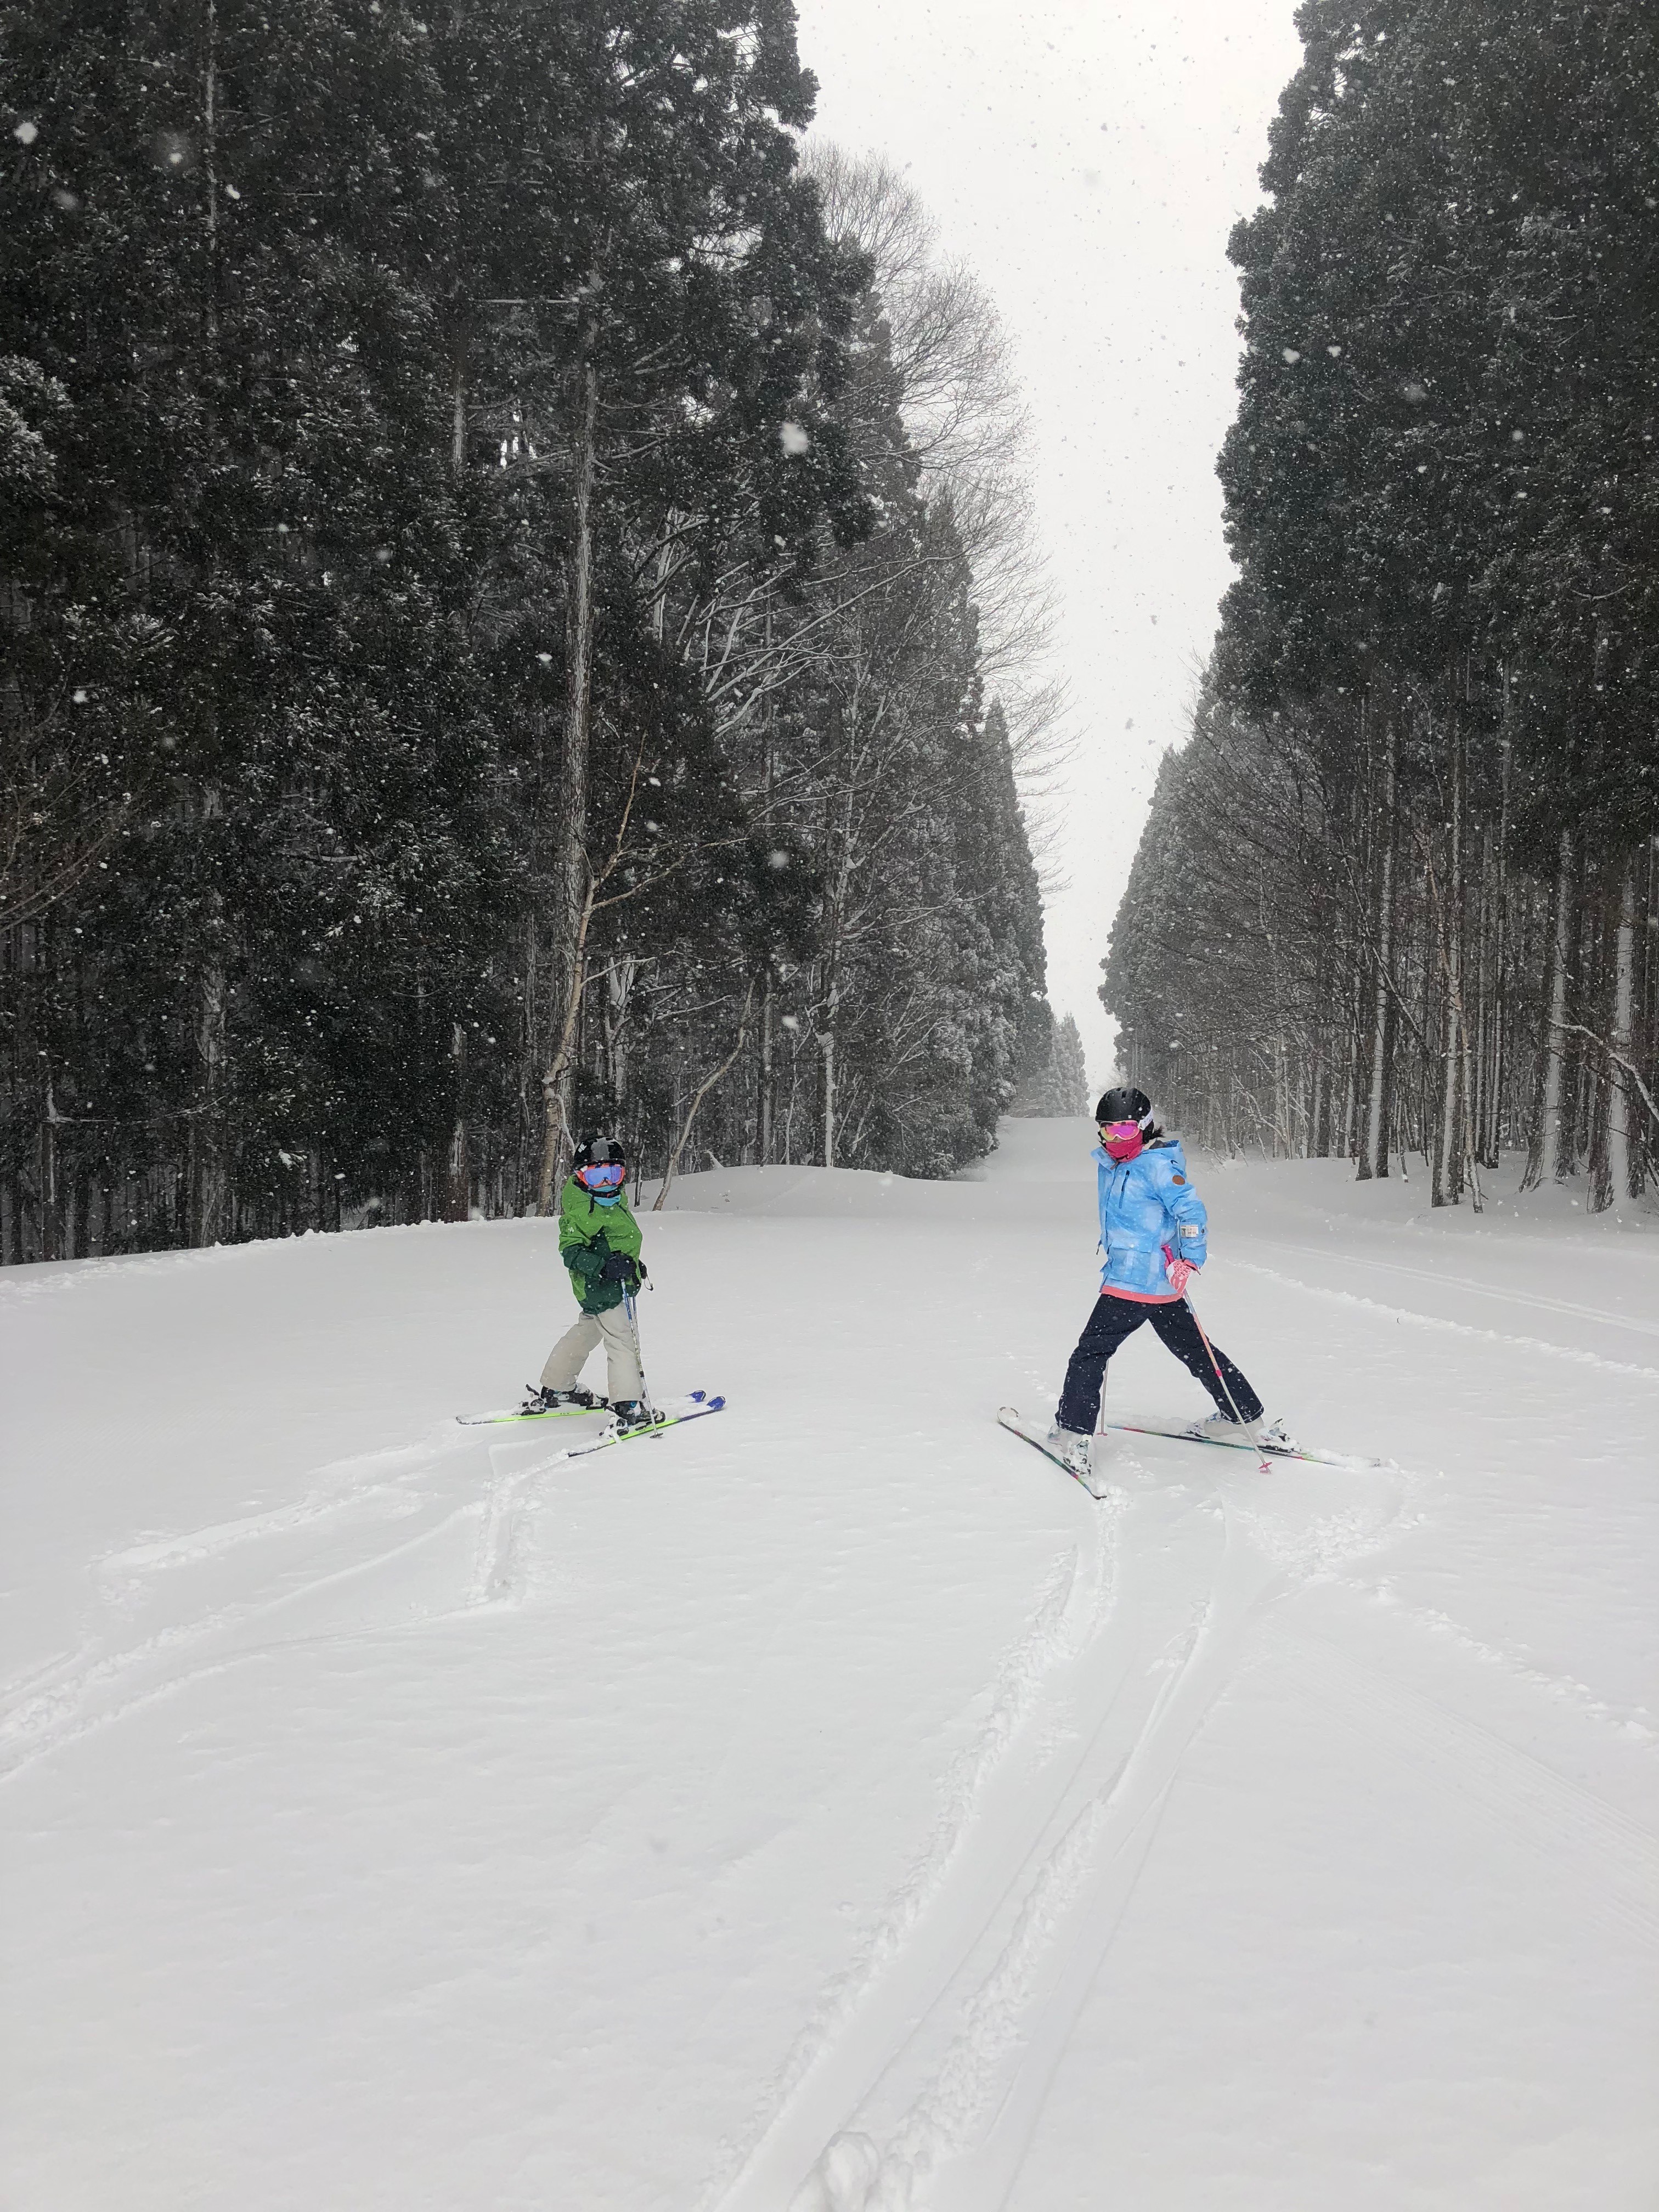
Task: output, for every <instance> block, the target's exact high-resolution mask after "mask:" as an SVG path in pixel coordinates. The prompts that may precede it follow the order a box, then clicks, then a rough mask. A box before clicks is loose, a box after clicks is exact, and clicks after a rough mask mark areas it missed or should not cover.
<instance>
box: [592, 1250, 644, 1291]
mask: <svg viewBox="0 0 1659 2212" xmlns="http://www.w3.org/2000/svg"><path fill="white" fill-rule="evenodd" d="M599 1279H600V1281H601V1282H605V1283H621V1284H623V1285H624V1286H625V1287H626V1288H627V1289H629V1290H630V1291H631V1290H632V1289H633V1288H634V1286H635V1284H636V1283H637V1282H638V1281H639V1279H640V1271H639V1268H638V1267H637V1266H636V1265H635V1262H634V1261H632V1260H630V1259H629V1256H628V1255H627V1253H626V1252H613V1253H611V1255H610V1257H609V1258H608V1259H607V1260H606V1261H605V1265H604V1266H603V1267H601V1268H600V1269H599Z"/></svg>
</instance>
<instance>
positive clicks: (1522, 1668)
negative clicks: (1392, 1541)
mask: <svg viewBox="0 0 1659 2212" xmlns="http://www.w3.org/2000/svg"><path fill="white" fill-rule="evenodd" d="M1330 1579H1331V1581H1332V1583H1333V1584H1334V1586H1335V1587H1336V1588H1338V1589H1347V1590H1352V1592H1354V1594H1355V1595H1357V1596H1359V1597H1363V1598H1368V1599H1369V1600H1370V1601H1371V1603H1372V1604H1374V1605H1379V1606H1385V1607H1389V1610H1390V1611H1391V1612H1392V1613H1395V1615H1396V1616H1397V1617H1398V1618H1399V1619H1401V1620H1407V1621H1409V1622H1410V1623H1411V1624H1412V1626H1413V1627H1416V1628H1420V1629H1422V1630H1424V1631H1425V1632H1426V1633H1427V1634H1429V1635H1431V1636H1436V1637H1441V1638H1445V1639H1447V1640H1448V1641H1449V1642H1451V1643H1453V1644H1456V1645H1457V1647H1458V1649H1459V1650H1462V1651H1466V1652H1468V1654H1469V1656H1471V1657H1472V1658H1474V1659H1477V1660H1479V1662H1480V1664H1481V1665H1482V1666H1484V1667H1491V1668H1495V1669H1497V1670H1498V1672H1499V1673H1501V1674H1507V1675H1509V1676H1510V1679H1511V1680H1514V1681H1516V1682H1523V1683H1525V1684H1526V1685H1527V1686H1528V1688H1529V1689H1534V1690H1541V1691H1543V1692H1544V1693H1545V1694H1546V1696H1547V1697H1551V1698H1556V1699H1561V1700H1562V1701H1563V1702H1564V1703H1566V1704H1569V1705H1575V1706H1576V1707H1577V1709H1578V1711H1580V1712H1582V1713H1583V1714H1584V1715H1585V1716H1586V1717H1587V1718H1589V1719H1590V1720H1593V1721H1595V1722H1596V1723H1598V1725H1600V1726H1601V1727H1604V1728H1608V1729H1612V1730H1613V1732H1614V1734H1615V1735H1619V1736H1620V1737H1622V1738H1623V1739H1624V1741H1626V1742H1627V1743H1636V1744H1641V1745H1644V1746H1647V1747H1652V1746H1654V1745H1659V1728H1656V1727H1655V1726H1654V1723H1653V1717H1652V1715H1651V1713H1650V1711H1649V1710H1648V1708H1647V1707H1646V1706H1645V1705H1632V1706H1627V1707H1623V1708H1621V1707H1619V1706H1616V1705H1609V1704H1608V1703H1607V1700H1606V1699H1603V1698H1598V1697H1597V1696H1596V1694H1595V1691H1594V1690H1592V1689H1591V1688H1590V1687H1589V1684H1588V1683H1586V1682H1580V1681H1577V1680H1574V1678H1573V1677H1572V1676H1571V1675H1570V1674H1546V1673H1545V1672H1544V1670H1543V1669H1542V1668H1541V1667H1534V1665H1533V1664H1532V1663H1531V1662H1530V1661H1529V1660H1527V1659H1523V1658H1522V1657H1521V1656H1519V1655H1518V1654H1517V1653H1516V1652H1513V1651H1504V1650H1500V1649H1499V1648H1498V1646H1497V1645H1496V1644H1487V1643H1485V1642H1483V1641H1482V1639H1481V1638H1480V1637H1478V1636H1476V1635H1475V1634H1474V1632H1472V1631H1471V1630H1469V1629H1468V1628H1466V1627H1465V1626H1463V1624H1462V1621H1459V1620H1453V1619H1452V1617H1451V1615H1450V1614H1449V1613H1440V1612H1437V1611H1436V1610H1435V1608H1434V1607H1431V1606H1424V1605H1411V1604H1408V1603H1407V1601H1405V1600H1404V1599H1402V1598H1401V1596H1400V1595H1399V1594H1398V1592H1397V1591H1396V1590H1395V1589H1394V1587H1393V1584H1392V1582H1391V1580H1390V1579H1389V1577H1386V1576H1384V1577H1380V1578H1379V1579H1377V1580H1376V1581H1374V1582H1364V1581H1362V1580H1361V1579H1360V1578H1359V1577H1357V1576H1346V1575H1333V1576H1332V1577H1330Z"/></svg>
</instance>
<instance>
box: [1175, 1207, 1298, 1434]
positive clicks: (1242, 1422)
mask: <svg viewBox="0 0 1659 2212" xmlns="http://www.w3.org/2000/svg"><path fill="white" fill-rule="evenodd" d="M1174 1258H1175V1254H1174V1253H1173V1252H1172V1251H1171V1250H1170V1248H1169V1246H1168V1245H1167V1244H1166V1245H1165V1246H1164V1262H1165V1264H1166V1265H1168V1264H1169V1263H1170V1262H1171V1261H1173V1260H1174ZM1181 1297H1182V1304H1184V1305H1185V1307H1186V1309H1187V1310H1188V1313H1189V1314H1190V1315H1191V1316H1192V1317H1193V1327H1194V1328H1195V1329H1196V1330H1197V1331H1198V1340H1199V1342H1200V1344H1201V1345H1202V1346H1204V1349H1205V1351H1206V1352H1207V1353H1208V1354H1209V1359H1210V1364H1211V1366H1212V1367H1213V1368H1214V1370H1215V1379H1216V1381H1217V1382H1218V1383H1219V1384H1220V1385H1221V1388H1222V1390H1223V1392H1224V1393H1225V1396H1226V1400H1227V1403H1228V1404H1229V1405H1230V1406H1231V1407H1232V1409H1233V1419H1234V1420H1236V1421H1237V1423H1238V1425H1239V1427H1240V1428H1241V1429H1243V1431H1244V1433H1245V1435H1246V1436H1247V1437H1249V1440H1250V1442H1251V1443H1253V1444H1254V1445H1255V1456H1256V1466H1257V1468H1258V1470H1259V1472H1260V1473H1261V1474H1272V1473H1273V1468H1272V1467H1271V1465H1270V1464H1269V1462H1268V1459H1267V1453H1266V1452H1264V1451H1263V1450H1262V1449H1261V1438H1260V1437H1258V1436H1257V1434H1256V1429H1257V1426H1258V1424H1257V1423H1256V1422H1255V1421H1247V1420H1246V1419H1245V1418H1244V1416H1243V1413H1240V1412H1239V1410H1238V1401H1237V1398H1235V1397H1234V1395H1233V1394H1232V1392H1231V1390H1229V1389H1228V1388H1227V1378H1226V1376H1225V1375H1224V1374H1223V1373H1222V1371H1221V1362H1220V1361H1219V1360H1218V1358H1216V1356H1215V1346H1213V1345H1212V1343H1211V1341H1210V1340H1209V1338H1208V1337H1207V1336H1206V1335H1205V1334H1204V1324H1203V1322H1201V1321H1200V1319H1199V1317H1198V1308H1197V1307H1196V1306H1195V1305H1194V1304H1193V1294H1192V1292H1191V1291H1182V1294H1181Z"/></svg>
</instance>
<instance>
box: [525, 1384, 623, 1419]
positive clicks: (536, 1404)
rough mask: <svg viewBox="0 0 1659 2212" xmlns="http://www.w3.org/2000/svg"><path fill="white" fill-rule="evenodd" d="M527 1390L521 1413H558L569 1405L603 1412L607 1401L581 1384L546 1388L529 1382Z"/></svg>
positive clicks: (587, 1410)
mask: <svg viewBox="0 0 1659 2212" xmlns="http://www.w3.org/2000/svg"><path fill="white" fill-rule="evenodd" d="M525 1391H526V1396H525V1401H524V1403H523V1405H522V1406H520V1408H519V1411H520V1413H559V1412H561V1411H562V1410H563V1409H565V1408H567V1407H580V1409H581V1411H582V1412H583V1413H604V1411H605V1405H606V1402H607V1401H605V1399H603V1398H597V1397H595V1396H594V1395H593V1393H592V1391H591V1390H584V1389H581V1388H580V1386H578V1387H577V1388H576V1389H574V1390H546V1389H538V1387H537V1385H536V1384H534V1383H526V1385H525Z"/></svg>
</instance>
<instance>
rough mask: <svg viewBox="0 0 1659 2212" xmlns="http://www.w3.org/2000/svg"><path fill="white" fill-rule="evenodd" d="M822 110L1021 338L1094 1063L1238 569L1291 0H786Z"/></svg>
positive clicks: (1069, 957) (1070, 895)
mask: <svg viewBox="0 0 1659 2212" xmlns="http://www.w3.org/2000/svg"><path fill="white" fill-rule="evenodd" d="M797 5H798V7H799V16H800V47H801V58H802V59H803V60H804V61H805V64H807V66H808V67H809V68H810V69H811V70H815V71H816V72H817V77H818V80H819V82H820V85H821V87H822V92H821V94H820V99H819V104H818V116H817V126H816V127H817V131H819V132H821V133H822V134H823V136H825V137H830V138H834V139H836V141H838V142H839V143H841V144H842V145H845V146H847V147H848V148H850V149H858V150H869V151H873V152H880V153H884V154H885V155H888V156H889V158H890V160H891V161H894V162H895V164H896V166H898V167H901V168H903V169H905V170H906V171H907V172H908V176H909V178H910V180H911V182H912V183H913V184H914V185H915V187H916V189H917V190H918V191H919V192H920V193H921V197H922V198H923V199H924V200H925V201H926V202H927V204H928V206H929V207H930V208H931V209H932V210H933V212H934V214H935V215H936V216H937V217H938V218H939V224H940V227H941V230H942V232H943V243H944V245H945V249H946V250H947V251H948V252H952V253H956V254H960V255H961V256H962V257H963V258H965V259H967V260H969V261H970V262H971V263H972V264H973V265H974V267H975V270H977V271H978V273H979V275H980V276H981V280H982V281H983V282H984V283H985V284H986V285H987V287H988V288H989V289H990V291H991V292H992V293H993V295H994V297H995V299H996V301H997V303H998V305H999V307H1000V308H1001V310H1002V313H1003V316H1004V318H1005V319H1006V323H1007V325H1008V327H1009V330H1010V332H1011V334H1012V337H1013V340H1014V343H1015V346H1016V349H1017V353H1018V362H1019V367H1020V371H1021V375H1022V378H1023V380H1024V386H1025V391H1026V394H1027V397H1028V399H1029V401H1030V407H1031V411H1032V415H1033V417H1034V421H1035V427H1036V439H1037V456H1038V480H1037V497H1038V503H1039V510H1040V516H1041V526H1042V539H1043V544H1044V546H1045V548H1046V550H1047V551H1048V557H1049V560H1050V562H1051V564H1052V567H1053V570H1054V578H1055V580H1056V582H1057V584H1058V586H1059V590H1060V624H1059V630H1058V636H1057V651H1056V655H1055V659H1056V665H1057V670H1058V672H1059V673H1060V674H1061V675H1062V676H1063V677H1064V678H1066V682H1067V684H1068V685H1069V688H1070V691H1071V695H1072V702H1073V720H1074V721H1075V724H1076V726H1077V728H1078V730H1079V733H1080V737H1081V744H1080V745H1079V753H1078V758H1077V761H1076V764H1075V766H1074V767H1073V769H1072V770H1071V772H1070V775H1069V777H1068V789H1067V802H1066V808H1065V818H1064V825H1063V830H1062V836H1063V848H1062V851H1061V854H1060V863H1061V866H1062V867H1063V871H1064V872H1065V874H1066V877H1067V878H1068V879H1069V888H1068V889H1067V890H1065V891H1063V892H1061V893H1060V894H1059V895H1057V896H1055V897H1054V898H1053V899H1051V901H1050V902H1049V905H1048V980H1049V991H1050V995H1051V997H1052V999H1053V1001H1054V1009H1055V1012H1057V1013H1066V1012H1069V1013H1072V1014H1073V1015H1075V1016H1076V1018H1077V1022H1078V1026H1079V1029H1081V1030H1082V1032H1083V1038H1084V1044H1085V1049H1086V1051H1087V1053H1088V1058H1089V1071H1090V1074H1091V1078H1092V1079H1094V1081H1095V1082H1096V1083H1097V1084H1098V1083H1102V1082H1103V1081H1104V1079H1106V1077H1107V1076H1108V1075H1109V1073H1110V1071H1111V1060H1112V1054H1111V1024H1110V1023H1109V1021H1108V1019H1107V1018H1106V1015H1105V1013H1104V1011H1103V1008H1102V1006H1101V1005H1100V1002H1099V1000H1097V998H1096V996H1095V993H1096V990H1097V987H1098V985H1099V981H1100V973H1099V966H1098V963H1099V961H1100V959H1101V957H1102V955H1103V953H1104V951H1105V950H1106V940H1107V937H1108V933H1109V930H1110V928H1111V923H1112V917H1113V915H1114V914H1115V912H1116V909H1117V903H1118V900H1119V897H1120V896H1121V892H1122V890H1123V885H1124V882H1125V879H1126V878H1127V873H1128V869H1129V864H1130V862H1131V860H1133V857H1134V848H1135V843H1136V841H1137V839H1138V838H1139V834H1140V827H1141V823H1142V821H1143V819H1144V817H1145V814H1146V803H1147V800H1148V799H1149V798H1150V797H1151V794H1152V779H1153V776H1154V775H1155V774H1156V771H1157V767H1158V758H1159V756H1160V755H1161V754H1162V752H1163V750H1164V747H1165V746H1166V745H1168V744H1171V743H1173V742H1176V741H1178V740H1179V739H1180V738H1181V737H1182V734H1183V732H1184V726H1185V715H1186V711H1187V709H1188V706H1189V704H1190V702H1191V698H1192V693H1193V679H1194V671H1195V669H1196V668H1197V667H1198V666H1199V665H1201V664H1202V662H1203V660H1204V659H1205V657H1206V654H1207V653H1208V650H1209V646H1210V641H1211V639H1212V636H1213V635H1214V631H1215V617H1216V607H1217V603H1218V600H1219V599H1220V596H1221V594H1222V592H1223V591H1224V590H1225V587H1226V585H1227V582H1228V580H1229V576H1230V574H1231V568H1230V565H1229V562H1228V559H1227V553H1226V549H1225V545H1224V544H1223V543H1222V538H1221V494H1220V487H1219V486H1218V483H1217V482H1216V478H1215V456H1216V453H1217V450H1218V447H1219V445H1220V442H1221V439H1222V436H1223V435H1224V433H1225V429H1226V427H1227V424H1228V422H1230V421H1231V416H1232V411H1233V402H1234V389H1233V374H1234V368H1235V365H1236V362H1237V350H1238V340H1237V335H1236V333H1235V331H1234V329H1233V321H1234V317H1235V315H1236V314H1237V286H1236V282H1235V275H1234V271H1233V269H1232V267H1231V264H1230V263H1229V262H1228V260H1227V258H1226V245H1227V234H1228V232H1229V230H1230V229H1231V227H1232V224H1233V222H1234V221H1235V219H1236V218H1237V216H1240V215H1243V214H1246V213H1248V212H1249V210H1250V209H1251V208H1253V207H1255V205H1256V204H1257V203H1258V201H1259V199H1260V197H1261V192H1260V188H1259V186H1258V185H1257V182H1256V170H1257V167H1258V166H1259V164H1260V162H1261V158H1262V155H1264V153H1265V152H1266V150H1267V125H1268V123H1269V121H1270V120H1271V118H1272V116H1273V111H1274V108H1275V106H1277V104H1278V99H1279V91H1280V88H1282V87H1283V85H1284V84H1285V81H1286V79H1287V78H1288V77H1289V76H1291V73H1292V71H1293V70H1295V69H1296V67H1297V64H1298V62H1299V60H1300V58H1301V49H1300V46H1299V44H1298V41H1297V37H1296V33H1295V29H1294V27H1293V23H1292V20H1291V18H1292V15H1293V10H1294V0H1139V4H1125V0H1048V4H1045V5H1040V6H1029V5H1028V6H1010V5H1008V4H1006V0H1002V3H1001V4H997V0H951V4H949V5H939V6H932V5H927V4H925V0H879V4H878V0H797Z"/></svg>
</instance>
